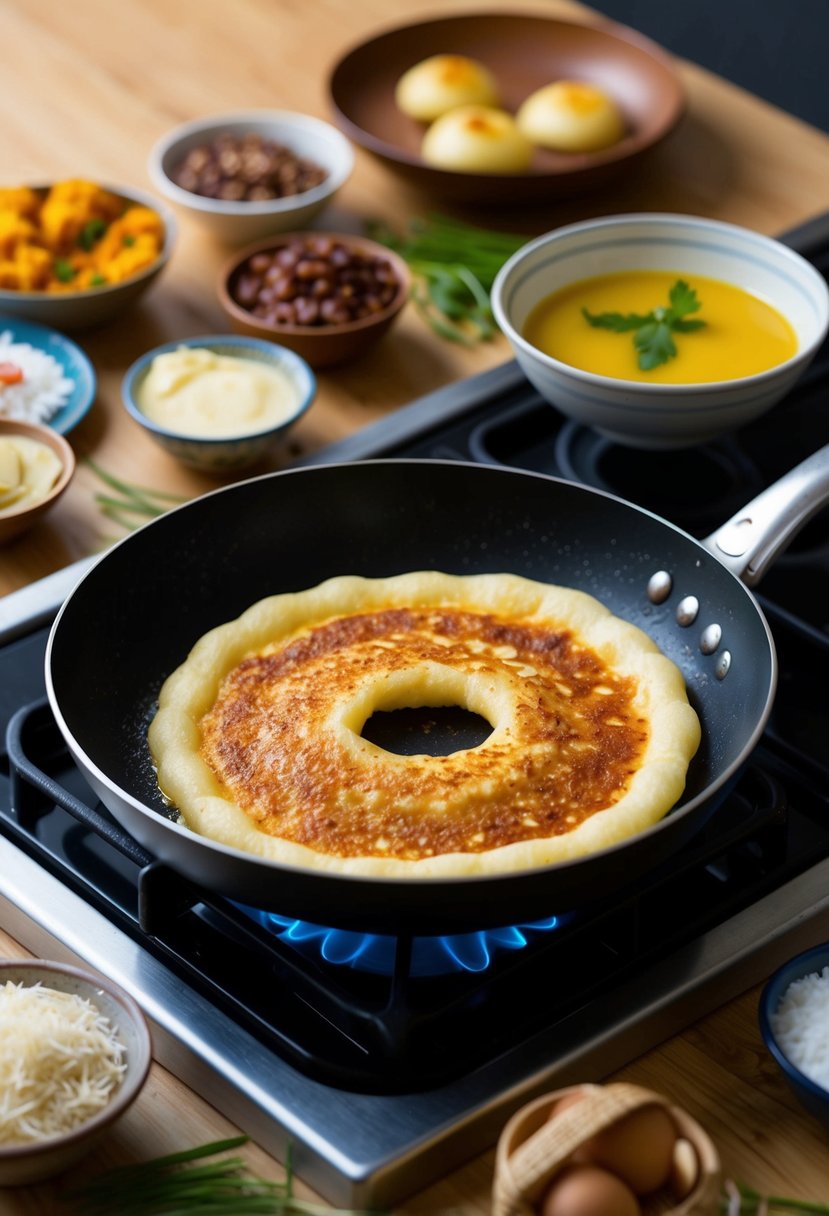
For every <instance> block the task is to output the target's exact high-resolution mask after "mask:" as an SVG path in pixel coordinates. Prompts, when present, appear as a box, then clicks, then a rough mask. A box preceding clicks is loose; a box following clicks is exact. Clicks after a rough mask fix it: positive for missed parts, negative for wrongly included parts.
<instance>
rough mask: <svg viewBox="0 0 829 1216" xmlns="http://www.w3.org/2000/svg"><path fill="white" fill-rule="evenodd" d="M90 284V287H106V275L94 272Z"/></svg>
mask: <svg viewBox="0 0 829 1216" xmlns="http://www.w3.org/2000/svg"><path fill="white" fill-rule="evenodd" d="M89 286H90V287H105V286H106V279H105V278H104V276H103V275H102V274H93V276H92V278H91V279H90V280H89Z"/></svg>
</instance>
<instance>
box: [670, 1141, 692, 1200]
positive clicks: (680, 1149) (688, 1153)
mask: <svg viewBox="0 0 829 1216" xmlns="http://www.w3.org/2000/svg"><path fill="white" fill-rule="evenodd" d="M698 1178H699V1161H698V1160H697V1152H696V1149H695V1148H694V1146H693V1144H692V1143H691V1141H690V1140H686V1139H685V1138H684V1137H682V1136H680V1138H679V1140H677V1142H676V1144H675V1145H674V1151H673V1160H672V1162H671V1180H670V1181H671V1190H672V1191H673V1193H674V1195H675V1196H676V1198H677V1199H686V1198H687V1197H688V1195H690V1194H691V1191H692V1190H693V1189H694V1187H695V1186H696V1185H697V1179H698Z"/></svg>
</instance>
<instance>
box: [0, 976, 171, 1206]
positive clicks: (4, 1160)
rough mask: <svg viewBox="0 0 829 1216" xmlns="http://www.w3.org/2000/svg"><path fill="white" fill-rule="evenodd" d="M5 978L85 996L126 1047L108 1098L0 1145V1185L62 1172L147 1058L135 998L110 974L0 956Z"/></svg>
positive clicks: (134, 1090) (124, 1097)
mask: <svg viewBox="0 0 829 1216" xmlns="http://www.w3.org/2000/svg"><path fill="white" fill-rule="evenodd" d="M7 982H11V983H13V984H23V985H25V986H26V987H30V986H32V985H34V984H37V983H40V984H42V985H43V987H44V988H54V989H57V991H59V992H69V993H72V994H76V995H78V996H80V997H83V998H84V999H85V1000H89V1001H91V1002H92V1003H93V1004H94V1005H96V1006H97V1007H98V1009H100V1011H101V1013H102V1014H103V1015H104V1016H105V1017H106V1018H107V1019H108V1020H109V1023H110V1025H111V1026H112V1027H113V1028H114V1029H115V1031H116V1032H117V1034H118V1037H119V1038H120V1040H121V1042H122V1043H123V1045H124V1047H125V1048H126V1051H125V1054H124V1063H125V1064H126V1069H127V1070H126V1073H125V1074H124V1077H123V1080H122V1081H121V1084H120V1085H119V1086H118V1088H117V1089H116V1091H115V1093H114V1094H113V1096H112V1098H111V1099H110V1101H109V1102H108V1103H107V1105H106V1106H104V1107H103V1108H102V1109H101V1110H100V1111H99V1112H98V1113H97V1114H96V1115H93V1116H92V1118H91V1119H87V1120H86V1122H85V1123H81V1124H79V1125H78V1127H76V1128H74V1129H73V1130H72V1131H69V1132H66V1133H65V1134H64V1135H60V1136H52V1137H50V1138H49V1139H48V1140H41V1141H37V1142H34V1143H26V1144H4V1145H0V1186H23V1185H26V1184H28V1183H32V1182H39V1181H41V1180H43V1179H45V1178H51V1177H53V1176H54V1175H55V1174H59V1173H62V1172H63V1170H66V1169H68V1168H69V1167H70V1166H71V1165H74V1163H75V1162H76V1161H79V1160H80V1159H81V1157H83V1156H85V1154H86V1153H88V1152H89V1151H90V1149H92V1148H94V1146H95V1144H97V1142H98V1141H99V1140H100V1138H101V1137H102V1136H103V1135H104V1134H105V1133H106V1132H107V1131H109V1129H110V1128H111V1127H112V1126H113V1124H114V1123H115V1122H116V1121H117V1120H118V1119H120V1117H121V1116H122V1115H123V1114H124V1112H125V1111H126V1110H127V1108H128V1107H129V1106H131V1105H132V1103H133V1102H134V1101H135V1099H136V1098H137V1097H138V1094H139V1093H140V1092H141V1088H142V1086H143V1085H144V1082H145V1081H146V1079H147V1074H148V1073H149V1070H150V1064H151V1062H152V1044H151V1040H150V1031H149V1027H148V1026H147V1021H146V1018H145V1017H144V1014H143V1013H142V1012H141V1009H140V1008H139V1007H138V1005H137V1004H136V1002H135V1001H134V1000H133V999H132V997H131V996H129V995H128V993H126V992H124V990H123V989H122V988H119V987H117V985H115V984H113V983H112V981H111V980H105V979H103V978H101V977H100V976H97V975H93V974H92V973H91V972H87V971H83V970H81V969H80V968H78V967H73V966H71V965H70V964H68V963H56V962H47V961H45V960H43V959H33V960H30V961H28V962H25V961H19V960H14V959H3V960H0V985H5V984H6V983H7Z"/></svg>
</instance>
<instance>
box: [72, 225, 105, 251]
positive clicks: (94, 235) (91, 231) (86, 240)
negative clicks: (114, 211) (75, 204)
mask: <svg viewBox="0 0 829 1216" xmlns="http://www.w3.org/2000/svg"><path fill="white" fill-rule="evenodd" d="M106 230H107V226H106V224H105V223H104V221H103V220H101V219H95V220H89V221H88V222H87V223H85V224H84V226H83V228H81V230H80V232H79V233H78V244H79V245H80V247H81V249H85V250H86V251H87V253H88V252H89V250H90V249H91V248H92V246H93V245H94V244H95V242H96V241H99V240H100V239H101V237H102V236H103V235H104V233H105V232H106Z"/></svg>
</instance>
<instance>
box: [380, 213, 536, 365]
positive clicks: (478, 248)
mask: <svg viewBox="0 0 829 1216" xmlns="http://www.w3.org/2000/svg"><path fill="white" fill-rule="evenodd" d="M367 230H368V234H369V235H370V236H371V237H372V238H373V239H374V240H375V241H379V242H380V243H381V244H383V245H386V246H387V248H389V249H393V250H394V251H395V252H396V253H399V254H400V256H401V257H402V258H403V259H404V260H405V261H406V262H407V263H408V265H409V267H410V268H411V270H412V273H413V275H414V278H415V283H414V286H413V288H412V299H413V301H414V303H415V305H416V307H417V308H418V310H419V312H420V314H421V316H422V317H423V318H424V320H425V321H426V323H427V324H428V325H429V326H430V327H431V329H432V330H433V331H434V332H435V333H436V334H438V336H439V337H441V338H446V339H448V340H449V341H450V342H460V343H461V344H463V345H464V346H475V345H476V344H477V343H478V342H488V341H490V340H491V339H492V338H494V337H495V335H496V334H497V332H498V327H497V326H496V324H495V319H494V317H493V315H492V308H491V306H490V299H489V293H490V291H491V289H492V284H493V282H494V281H495V276H496V275H497V273H498V271H499V270H500V269H501V267H502V266H503V264H504V262H505V261H506V260H507V258H508V257H510V255H511V254H513V253H515V251H516V250H517V249H520V248H521V246H522V245H524V244H526V241H527V238H526V237H525V236H517V235H514V234H511V233H503V232H494V231H491V230H490V229H487V228H478V227H475V226H474V225H471V224H465V223H463V222H462V221H460V220H453V219H449V218H448V217H447V216H444V215H430V216H429V217H428V218H427V219H425V220H423V219H420V220H412V221H411V222H410V223H409V225H408V227H407V228H406V230H405V231H404V232H403V234H402V235H401V234H399V233H396V232H393V231H392V230H391V229H390V228H389V227H388V226H387V225H386V224H383V223H381V222H372V223H369V224H368V229H367Z"/></svg>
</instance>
